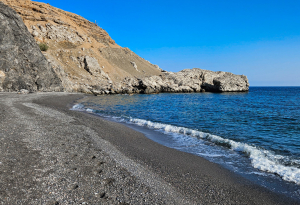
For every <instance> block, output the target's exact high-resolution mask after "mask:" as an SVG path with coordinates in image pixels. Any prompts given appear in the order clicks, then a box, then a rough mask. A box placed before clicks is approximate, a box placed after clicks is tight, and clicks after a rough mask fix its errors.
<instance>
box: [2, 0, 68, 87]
mask: <svg viewBox="0 0 300 205" xmlns="http://www.w3.org/2000/svg"><path fill="white" fill-rule="evenodd" d="M21 89H26V90H29V91H62V90H63V87H62V84H61V80H60V79H59V78H58V76H57V75H56V74H55V72H54V71H53V69H52V68H51V66H50V64H49V63H48V61H47V59H46V58H45V57H44V55H43V54H42V53H41V51H40V48H39V46H38V45H37V44H36V42H35V40H34V38H33V37H32V36H31V34H30V33H29V32H28V30H27V28H26V26H25V25H24V23H23V21H22V19H21V18H20V16H19V15H18V14H17V13H16V12H15V11H14V10H13V9H11V8H9V7H8V6H7V5H5V4H3V3H2V2H0V91H19V90H21Z"/></svg>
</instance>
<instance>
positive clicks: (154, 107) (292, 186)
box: [73, 87, 300, 198]
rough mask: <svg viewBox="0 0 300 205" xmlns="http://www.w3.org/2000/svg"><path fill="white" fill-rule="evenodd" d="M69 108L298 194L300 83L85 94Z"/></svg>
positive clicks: (299, 187)
mask: <svg viewBox="0 0 300 205" xmlns="http://www.w3.org/2000/svg"><path fill="white" fill-rule="evenodd" d="M73 109H75V110H81V111H87V112H93V113H96V114H99V115H100V116H102V117H107V118H109V119H111V120H115V121H118V122H122V123H125V124H127V125H128V126H131V127H132V128H136V129H138V130H139V131H142V132H144V133H145V134H146V136H148V137H149V138H151V139H153V140H154V141H157V142H159V143H161V144H163V145H165V146H168V147H172V148H174V149H178V150H181V151H184V152H189V153H193V154H195V155H198V156H201V157H204V158H206V159H208V160H210V161H212V162H215V163H218V164H221V165H222V166H224V167H226V168H228V169H230V170H232V171H234V172H237V173H238V174H241V175H243V176H245V177H247V178H249V179H250V180H252V181H255V182H256V183H259V184H261V185H263V186H266V187H268V188H270V189H272V190H274V191H277V192H283V193H286V194H287V195H290V196H292V197H294V198H300V87H250V90H249V92H247V93H189V94H169V93H165V94H157V95H132V96H130V95H111V96H99V97H94V96H90V97H86V98H84V99H82V100H80V101H79V102H78V104H76V105H75V106H74V107H73Z"/></svg>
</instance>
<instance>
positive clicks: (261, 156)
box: [130, 118, 300, 185]
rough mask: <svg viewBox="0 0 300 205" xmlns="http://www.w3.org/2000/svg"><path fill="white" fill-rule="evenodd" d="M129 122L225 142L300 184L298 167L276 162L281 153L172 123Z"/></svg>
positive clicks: (254, 163)
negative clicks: (276, 153)
mask: <svg viewBox="0 0 300 205" xmlns="http://www.w3.org/2000/svg"><path fill="white" fill-rule="evenodd" d="M130 122H131V123H134V124H137V125H139V126H146V127H149V128H152V129H159V130H161V131H163V132H167V133H180V134H184V135H189V136H193V137H197V138H201V139H206V140H209V141H211V142H213V143H222V144H227V145H229V147H230V149H232V150H234V151H238V152H243V153H245V154H247V155H248V156H249V158H250V160H251V164H252V166H253V167H254V168H257V169H259V170H262V171H266V172H270V173H275V174H277V175H279V176H280V177H281V178H282V179H284V180H286V181H291V182H295V183H296V184H299V185H300V169H299V168H296V167H292V166H285V165H283V164H280V162H278V161H279V159H283V158H285V157H284V156H281V155H275V154H273V153H272V152H270V151H268V150H263V149H260V148H257V147H255V146H251V145H248V144H246V143H242V142H235V141H233V140H230V139H224V138H222V137H220V136H217V135H212V134H208V133H204V132H201V131H197V130H193V129H189V128H184V127H177V126H173V125H168V124H163V123H156V122H151V121H147V120H141V119H135V118H131V119H130ZM294 161H299V160H294Z"/></svg>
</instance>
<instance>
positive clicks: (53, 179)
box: [0, 93, 299, 204]
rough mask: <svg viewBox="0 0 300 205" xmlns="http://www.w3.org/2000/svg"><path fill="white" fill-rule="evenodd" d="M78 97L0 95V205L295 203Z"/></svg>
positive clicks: (65, 94)
mask: <svg viewBox="0 0 300 205" xmlns="http://www.w3.org/2000/svg"><path fill="white" fill-rule="evenodd" d="M84 96H85V95H83V94H68V93H35V94H28V95H19V94H16V93H1V94H0V120H1V123H0V142H1V143H0V146H1V153H0V201H1V203H2V204H299V201H294V200H292V199H290V198H288V197H286V196H284V195H280V194H275V193H273V192H271V191H269V190H267V189H266V188H263V187H261V186H258V185H256V184H254V183H252V182H250V181H248V180H246V179H244V178H242V177H240V176H239V175H236V174H235V173H233V172H231V171H229V170H227V169H224V168H223V167H221V166H220V165H217V164H214V163H211V162H209V161H207V160H205V159H203V158H201V157H199V156H195V155H192V154H188V153H184V152H180V151H178V150H175V149H171V148H167V147H165V146H163V145H160V144H158V143H156V142H154V141H152V140H150V139H148V138H146V137H145V136H144V135H143V134H142V133H139V132H137V131H134V130H132V129H130V128H128V127H126V126H124V125H123V124H119V123H116V122H111V121H107V120H105V119H103V118H101V117H99V116H96V115H92V114H89V113H85V112H77V111H72V110H70V108H71V107H72V105H73V103H74V101H76V100H78V99H80V98H82V97H84Z"/></svg>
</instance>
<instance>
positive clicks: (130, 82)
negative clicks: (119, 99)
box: [0, 0, 249, 95]
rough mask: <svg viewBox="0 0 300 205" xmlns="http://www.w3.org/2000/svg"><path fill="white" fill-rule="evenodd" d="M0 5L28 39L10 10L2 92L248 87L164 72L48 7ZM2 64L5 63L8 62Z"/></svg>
mask: <svg viewBox="0 0 300 205" xmlns="http://www.w3.org/2000/svg"><path fill="white" fill-rule="evenodd" d="M2 1H3V2H4V3H5V4H7V5H9V6H10V7H11V8H13V9H14V10H15V11H16V12H17V13H18V14H19V15H20V16H21V18H22V19H23V21H24V23H25V25H26V26H27V28H28V30H29V32H30V33H31V36H32V37H31V38H30V35H29V33H28V31H27V29H26V28H25V26H24V24H23V23H22V22H21V18H20V17H18V15H17V14H15V13H13V12H12V10H10V13H9V14H8V15H9V16H14V17H13V18H12V19H18V21H17V22H18V23H17V25H20V27H19V30H18V31H17V30H16V28H15V27H14V26H10V25H13V24H7V25H4V24H5V23H4V22H2V23H1V29H2V27H3V28H4V27H5V26H6V27H5V29H10V33H11V35H14V38H10V39H8V38H4V37H3V38H2V39H4V40H2V41H1V42H0V45H1V48H2V47H3V48H6V47H7V46H8V45H11V44H14V45H15V44H16V42H17V43H18V46H19V48H20V49H21V50H20V51H18V52H13V50H11V51H6V52H2V50H3V49H1V53H0V56H1V59H2V61H1V59H0V62H1V63H2V64H3V65H2V66H1V67H0V85H2V87H3V86H4V87H3V90H6V91H13V90H18V89H19V90H20V89H29V90H30V91H36V90H41V91H50V90H62V89H61V86H62V87H63V89H64V90H65V91H68V92H84V93H93V94H95V95H100V94H108V93H157V92H200V91H210V92H226V91H247V90H248V87H249V83H248V80H247V77H245V76H239V75H234V74H231V73H225V72H212V71H206V70H201V69H192V70H189V69H186V70H183V71H180V72H178V73H171V72H165V71H163V70H162V69H160V68H159V66H157V65H153V64H151V63H150V62H149V61H146V60H145V59H143V58H141V57H139V56H138V55H136V54H135V53H134V52H132V51H131V50H129V49H128V48H122V47H120V46H119V45H117V44H116V43H115V41H114V40H112V39H111V37H110V36H109V35H108V34H107V32H106V31H104V30H103V29H102V28H100V27H99V26H98V25H97V24H95V23H92V22H90V21H88V20H86V19H84V18H82V17H80V16H78V15H76V14H72V13H69V12H65V11H63V10H61V9H58V8H55V7H52V6H50V5H49V4H44V3H39V2H33V1H30V0H2ZM1 7H3V9H1V10H0V14H2V16H3V18H6V19H10V17H7V15H6V14H5V12H7V11H6V10H7V8H6V7H5V6H4V5H3V4H1ZM6 21H7V20H6ZM8 25H9V26H8ZM3 32H6V31H4V30H3ZM21 36H22V38H21ZM1 37H2V35H1ZM1 37H0V38H1ZM33 38H34V39H35V41H36V43H37V44H41V43H42V44H46V45H47V46H48V47H49V49H48V50H47V52H43V54H44V56H45V57H46V59H47V60H48V61H46V59H45V58H43V60H39V58H38V56H39V57H43V56H41V55H42V54H41V53H40V52H38V51H37V49H38V47H37V45H36V43H35V42H34V40H33ZM18 39H19V40H18ZM22 39H23V40H24V41H25V42H22ZM26 39H29V40H26ZM26 42H27V44H26ZM21 44H23V45H22V46H23V47H21V46H20V45H21ZM26 45H27V46H26ZM29 45H31V46H32V48H31V47H30V46H29ZM10 49H15V48H13V47H10ZM3 51H4V50H3ZM21 51H22V52H28V54H24V55H25V56H26V58H24V56H23V54H22V52H21ZM37 53H38V54H37ZM10 54H12V55H10ZM8 56H9V58H8ZM3 59H10V60H9V61H8V62H9V63H8V62H6V61H5V60H3ZM22 60H23V61H22ZM27 61H28V62H31V64H30V66H27V65H25V64H24V62H27ZM14 62H17V63H18V65H19V67H18V69H17V71H18V72H19V71H20V70H22V69H23V70H22V72H23V73H22V72H21V73H22V74H20V72H19V73H18V74H16V71H15V67H16V65H15V64H14ZM37 63H38V64H37ZM0 65H1V64H0ZM26 66H27V67H26ZM8 70H10V72H9V71H8ZM50 74H51V75H50ZM8 76H9V77H8ZM17 76H21V77H20V78H19V77H17ZM28 76H31V77H30V78H29V77H28ZM21 79H23V80H21ZM24 79H26V80H24ZM29 79H30V80H29ZM49 83H50V84H49ZM25 85H26V86H25Z"/></svg>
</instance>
